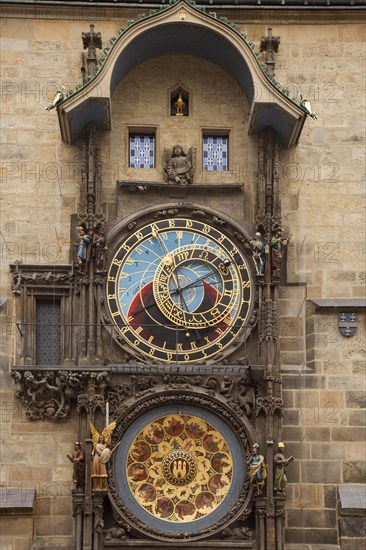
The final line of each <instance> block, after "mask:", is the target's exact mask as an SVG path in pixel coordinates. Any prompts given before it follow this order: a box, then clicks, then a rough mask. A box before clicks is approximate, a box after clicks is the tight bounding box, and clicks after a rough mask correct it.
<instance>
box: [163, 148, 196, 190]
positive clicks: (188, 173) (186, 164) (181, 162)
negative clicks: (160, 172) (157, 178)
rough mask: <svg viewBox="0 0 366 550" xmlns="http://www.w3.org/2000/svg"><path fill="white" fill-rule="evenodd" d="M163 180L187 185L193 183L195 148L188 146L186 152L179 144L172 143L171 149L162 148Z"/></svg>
mask: <svg viewBox="0 0 366 550" xmlns="http://www.w3.org/2000/svg"><path fill="white" fill-rule="evenodd" d="M163 166H164V181H166V182H168V183H176V184H177V183H178V184H180V185H188V184H190V183H193V175H194V173H195V170H196V149H195V148H194V147H190V148H189V149H188V153H187V154H186V153H185V152H184V149H183V147H182V146H181V145H174V146H173V147H172V148H171V149H164V163H163Z"/></svg>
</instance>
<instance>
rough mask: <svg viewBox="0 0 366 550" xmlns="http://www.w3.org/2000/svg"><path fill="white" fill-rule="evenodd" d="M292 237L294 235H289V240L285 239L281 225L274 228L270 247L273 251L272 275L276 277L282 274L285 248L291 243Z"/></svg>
mask: <svg viewBox="0 0 366 550" xmlns="http://www.w3.org/2000/svg"><path fill="white" fill-rule="evenodd" d="M291 237H292V235H289V237H288V238H285V237H284V236H283V229H282V227H281V226H280V225H276V226H275V227H274V228H273V231H272V237H271V240H270V245H271V251H272V254H271V259H272V273H273V275H275V276H278V275H279V274H280V271H281V267H282V261H283V250H284V248H285V246H287V245H288V243H289V242H290V240H291Z"/></svg>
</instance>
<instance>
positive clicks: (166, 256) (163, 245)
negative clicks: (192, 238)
mask: <svg viewBox="0 0 366 550" xmlns="http://www.w3.org/2000/svg"><path fill="white" fill-rule="evenodd" d="M151 234H152V236H153V237H155V239H156V240H157V241H158V244H159V246H160V249H161V251H162V253H163V254H164V257H163V261H164V263H165V264H166V265H170V264H171V256H170V255H169V250H168V249H167V247H166V246H165V244H164V243H163V241H162V240H161V238H160V235H159V233H158V231H156V229H153V230H152V232H151ZM168 260H170V262H168Z"/></svg>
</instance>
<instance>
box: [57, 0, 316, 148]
mask: <svg viewBox="0 0 366 550" xmlns="http://www.w3.org/2000/svg"><path fill="white" fill-rule="evenodd" d="M110 43H111V47H106V48H104V50H103V54H104V57H103V58H102V59H101V60H100V62H99V66H98V68H97V69H96V71H95V74H94V75H93V76H92V77H91V79H90V80H89V82H87V83H86V84H85V85H83V86H81V87H79V88H78V89H77V90H76V91H74V92H69V93H68V94H67V97H66V99H65V100H64V101H62V103H60V104H59V106H58V109H57V110H58V116H59V122H60V129H61V135H62V139H63V140H64V141H65V142H67V143H75V141H76V140H77V139H79V138H80V137H81V136H82V134H83V132H84V130H85V128H86V126H87V125H88V124H89V123H91V122H95V123H96V124H97V126H98V127H99V128H100V129H102V130H110V129H111V127H112V119H113V114H112V112H111V97H112V95H113V92H114V90H115V89H116V88H117V86H118V85H119V83H120V82H121V81H122V80H123V78H124V77H125V76H126V75H127V74H128V73H129V72H130V71H131V70H132V69H133V68H135V67H136V66H137V65H139V64H141V63H143V62H144V61H147V60H149V59H152V58H155V57H157V56H160V55H163V54H165V53H169V54H191V55H194V56H197V57H202V58H204V59H207V60H209V61H211V62H213V63H216V64H217V65H219V66H220V67H222V68H224V69H225V70H226V71H227V72H229V73H230V75H231V76H232V77H233V78H234V79H235V80H236V81H237V82H238V84H239V85H240V87H241V89H242V91H243V93H244V94H245V96H246V98H247V100H248V103H249V106H250V110H249V118H248V133H249V134H259V133H260V132H262V131H263V129H264V128H266V127H270V128H272V129H273V130H274V132H275V134H276V136H277V139H278V140H279V142H280V143H281V144H282V145H283V146H284V147H291V146H293V145H296V144H297V142H298V140H299V137H300V134H301V131H302V127H303V124H304V122H305V119H306V116H307V114H309V113H308V111H307V110H306V109H305V108H304V107H303V106H302V104H301V102H300V101H299V102H298V103H296V101H294V100H293V99H290V98H289V97H288V96H287V94H286V91H285V90H284V89H282V87H281V86H280V85H278V83H277V82H275V81H274V80H273V78H270V77H269V76H268V74H266V72H265V71H264V70H263V69H264V68H265V66H264V67H263V64H261V63H260V62H259V61H258V59H257V56H256V55H255V53H254V52H253V47H254V44H253V43H252V42H250V41H247V40H246V35H245V33H240V32H239V31H238V29H237V26H236V25H233V24H230V23H229V22H228V21H227V20H226V18H222V17H218V16H217V15H216V13H215V12H208V13H206V12H205V11H204V9H203V8H197V7H195V6H194V5H192V4H190V3H188V2H187V0H180V1H178V2H177V3H173V4H172V5H171V6H167V7H165V6H164V8H163V9H160V10H151V11H150V14H149V15H148V16H146V17H145V16H140V18H139V19H137V20H136V21H135V20H130V21H129V22H128V26H127V27H126V28H125V29H120V30H119V36H118V37H117V38H116V37H113V38H111V40H110Z"/></svg>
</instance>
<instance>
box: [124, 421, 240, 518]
mask: <svg viewBox="0 0 366 550" xmlns="http://www.w3.org/2000/svg"><path fill="white" fill-rule="evenodd" d="M126 467H127V472H126V473H127V479H128V483H129V486H130V489H131V491H132V494H133V495H134V497H135V499H136V500H137V502H138V503H139V504H140V506H142V507H143V508H144V509H145V510H147V511H148V512H149V513H150V514H152V515H154V516H156V517H158V518H160V519H164V520H165V521H170V522H175V523H182V522H188V521H195V520H198V519H201V518H202V517H204V516H207V515H209V514H210V513H211V512H213V511H214V510H215V509H216V508H217V507H218V506H220V504H221V503H222V502H223V500H224V499H225V497H226V495H227V494H228V492H229V490H230V486H231V483H232V478H233V460H232V455H231V451H230V449H229V446H228V444H227V442H226V440H225V438H224V437H223V435H222V434H221V433H220V432H219V431H218V430H217V429H216V428H215V427H214V426H212V425H211V424H209V423H208V422H206V421H205V420H202V419H201V418H198V417H196V416H191V415H186V414H170V415H166V416H163V417H161V418H158V419H156V420H154V421H153V422H151V423H149V424H148V425H146V426H145V427H144V428H143V430H141V431H140V433H139V434H138V435H137V436H136V438H135V439H134V441H133V442H132V444H131V447H130V449H129V452H128V456H127V466H126Z"/></svg>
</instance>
